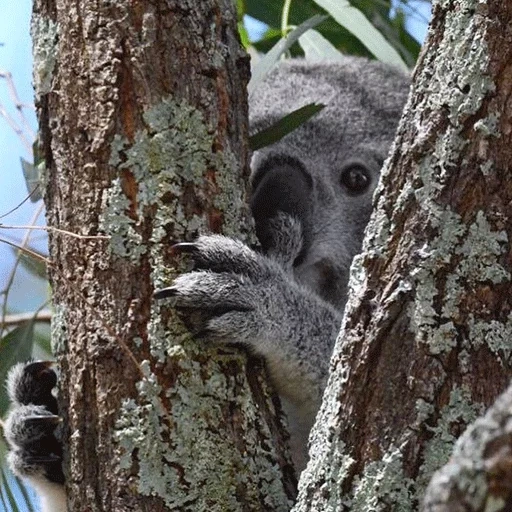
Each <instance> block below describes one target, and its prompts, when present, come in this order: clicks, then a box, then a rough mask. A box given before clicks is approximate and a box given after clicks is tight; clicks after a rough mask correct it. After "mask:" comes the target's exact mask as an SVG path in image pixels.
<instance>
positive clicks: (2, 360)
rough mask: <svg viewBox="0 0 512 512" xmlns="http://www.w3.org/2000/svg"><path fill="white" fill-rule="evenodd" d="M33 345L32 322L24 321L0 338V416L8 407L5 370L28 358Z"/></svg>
mask: <svg viewBox="0 0 512 512" xmlns="http://www.w3.org/2000/svg"><path fill="white" fill-rule="evenodd" d="M33 345H34V322H33V321H29V322H25V323H24V324H22V325H19V326H18V327H16V328H14V329H13V330H12V331H10V332H9V333H7V334H6V335H5V336H4V337H3V338H2V339H1V340H0V383H2V385H0V417H3V416H4V415H5V413H6V412H7V409H8V407H9V398H8V396H7V390H6V388H5V386H4V385H3V383H4V382H5V379H6V377H7V372H8V371H9V369H10V368H11V366H13V365H15V364H16V363H19V362H22V361H26V360H28V359H30V356H31V355H32V347H33Z"/></svg>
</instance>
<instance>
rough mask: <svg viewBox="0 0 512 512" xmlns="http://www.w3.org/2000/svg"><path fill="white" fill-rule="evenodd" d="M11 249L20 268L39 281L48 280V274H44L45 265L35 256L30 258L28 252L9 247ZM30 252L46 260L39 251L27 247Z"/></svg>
mask: <svg viewBox="0 0 512 512" xmlns="http://www.w3.org/2000/svg"><path fill="white" fill-rule="evenodd" d="M11 249H12V250H13V251H14V254H15V256H16V257H19V259H20V264H21V266H22V267H23V268H24V269H25V270H26V271H27V272H29V273H30V274H31V275H33V276H34V277H39V278H41V279H45V280H46V279H48V274H47V272H46V263H45V262H44V261H43V260H42V259H39V258H37V257H36V256H32V255H31V254H30V253H28V252H24V251H22V250H21V249H16V248H14V247H11ZM27 249H29V250H30V251H32V252H34V253H36V254H39V256H41V258H46V256H45V255H44V254H41V253H40V252H39V251H36V250H35V249H34V248H32V247H27Z"/></svg>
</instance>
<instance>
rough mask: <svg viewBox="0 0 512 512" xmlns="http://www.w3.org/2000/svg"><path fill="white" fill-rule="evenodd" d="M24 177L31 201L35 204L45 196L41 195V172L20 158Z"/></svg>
mask: <svg viewBox="0 0 512 512" xmlns="http://www.w3.org/2000/svg"><path fill="white" fill-rule="evenodd" d="M20 160H21V168H22V170H23V176H24V177H25V184H26V186H27V192H28V193H29V194H30V201H31V202H33V203H35V202H37V201H39V200H40V199H41V198H42V197H43V195H42V193H41V182H40V178H39V176H40V171H39V168H38V167H36V166H35V165H32V164H31V163H30V162H27V160H25V159H24V158H20Z"/></svg>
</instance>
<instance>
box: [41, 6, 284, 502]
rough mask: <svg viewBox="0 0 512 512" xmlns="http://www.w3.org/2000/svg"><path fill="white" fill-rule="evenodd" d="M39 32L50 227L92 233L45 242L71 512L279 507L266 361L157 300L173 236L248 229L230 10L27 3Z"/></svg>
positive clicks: (243, 76)
mask: <svg viewBox="0 0 512 512" xmlns="http://www.w3.org/2000/svg"><path fill="white" fill-rule="evenodd" d="M32 32H33V38H34V55H35V72H34V81H35V88H36V96H37V105H38V112H39V122H40V129H41V145H42V150H43V154H44V157H45V161H46V168H47V171H46V176H45V181H46V193H45V201H46V207H47V219H48V225H49V226H51V227H54V228H59V229H61V230H66V231H69V232H73V233H78V234H80V235H83V236H87V237H92V238H87V237H86V238H79V239H77V238H74V237H71V236H69V235H66V234H63V233H62V232H53V234H52V236H51V237H50V254H51V260H52V269H51V284H52V288H53V296H54V308H55V313H54V318H53V321H52V324H53V325H52V330H53V332H52V335H53V343H54V346H55V349H56V352H57V355H58V359H59V363H60V368H61V376H60V386H61V389H60V391H61V394H60V401H61V404H62V406H63V415H64V418H65V424H66V425H67V434H68V436H66V438H67V443H66V454H67V458H66V464H65V466H66V471H65V472H66V474H67V488H68V491H69V493H68V494H69V504H70V510H77V511H78V510H80V511H84V510H87V511H108V512H111V511H123V512H126V511H128V510H151V511H158V510H194V511H200V510H206V509H211V510H229V511H237V510H288V509H289V504H290V500H291V499H292V498H293V493H294V490H293V489H294V486H293V478H294V477H293V472H292V471H291V470H290V465H289V461H288V460H287V459H286V457H285V455H283V453H284V451H283V450H284V449H283V446H284V442H283V436H282V427H281V423H280V419H279V415H278V414H276V409H275V403H274V402H273V400H272V397H271V393H270V390H269V389H268V387H267V386H266V384H265V380H264V372H263V369H262V365H260V364H258V363H254V362H253V363H254V364H252V363H250V364H249V365H248V363H247V359H246V357H245V356H244V354H243V353H241V352H239V351H236V350H235V349H229V348H222V349H219V350H218V351H215V350H213V349H210V348H205V347H204V346H199V345H196V344H194V343H192V342H191V341H190V340H189V337H188V335H187V334H186V333H185V332H184V331H183V328H182V327H181V326H180V324H179V322H178V321H177V320H176V318H175V317H174V316H173V314H172V313H171V312H169V311H168V310H167V309H166V308H163V307H160V305H158V304H156V303H155V302H154V301H153V300H152V294H153V291H154V290H155V289H157V288H161V287H162V286H164V285H167V284H169V283H170V281H171V280H172V278H173V276H175V275H176V273H177V272H178V271H179V270H180V269H183V263H182V262H180V261H176V259H173V257H172V254H171V251H169V250H168V248H169V247H170V245H171V244H172V243H173V242H175V241H179V240H189V239H192V238H194V237H195V236H196V235H197V233H198V232H199V231H213V232H223V233H224V234H227V235H238V236H241V235H243V233H241V228H240V226H247V225H248V221H247V220H248V212H247V209H246V197H245V193H244V190H245V187H246V179H247V174H248V166H247V142H246V138H247V137H246V135H247V113H246V110H247V105H246V93H245V89H246V82H247V78H248V74H249V71H248V60H247V57H246V55H245V53H244V52H243V51H242V49H241V47H240V45H239V41H238V37H237V35H236V14H235V12H234V5H233V2H232V1H231V0H202V1H200V2H188V1H186V0H176V1H169V2H163V1H159V2H131V1H128V0H123V1H120V0H118V1H115V2H110V1H102V2H86V1H78V2H77V1H70V0H59V1H57V0H36V1H35V3H34V16H33V28H32ZM105 236H106V237H108V238H105ZM94 237H96V238H94Z"/></svg>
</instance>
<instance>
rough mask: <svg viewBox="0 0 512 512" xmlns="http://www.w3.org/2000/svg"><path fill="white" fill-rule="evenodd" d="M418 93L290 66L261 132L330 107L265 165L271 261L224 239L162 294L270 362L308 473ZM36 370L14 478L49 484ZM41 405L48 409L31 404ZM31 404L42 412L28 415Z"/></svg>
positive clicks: (17, 425)
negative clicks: (386, 165)
mask: <svg viewBox="0 0 512 512" xmlns="http://www.w3.org/2000/svg"><path fill="white" fill-rule="evenodd" d="M408 87H409V79H408V77H407V76H405V75H404V74H402V73H401V72H400V71H398V70H396V69H393V68H390V67H389V66H386V65H384V64H380V63H377V62H370V61H367V60H364V59H358V58H351V57H347V58H346V59H345V60H344V61H343V62H342V63H341V64H340V63H331V64H329V63H316V64H308V63H306V62H304V61H298V60H290V61H286V62H284V63H281V64H280V65H279V67H278V68H277V69H275V70H274V71H272V72H271V73H270V74H269V75H268V77H267V79H266V80H265V83H264V84H263V86H262V87H260V89H259V90H257V91H256V92H255V94H254V97H253V98H251V104H250V123H251V131H252V132H255V131H258V130H259V129H261V128H264V127H267V126H269V125H271V124H272V123H273V122H275V121H277V120H279V119H280V118H281V117H283V116H284V115H286V114H288V113H290V112H292V111H293V110H296V109H297V108H299V107H301V106H303V105H305V104H308V103H312V102H316V103H319V102H320V103H324V104H325V105H326V107H325V108H324V109H323V110H322V111H321V112H320V113H319V114H317V115H316V116H315V117H313V118H312V119H310V120H309V121H308V122H307V123H305V124H304V125H302V126H301V127H299V128H298V129H297V130H295V131H294V132H292V133H291V134H289V135H287V136H286V137H284V138H283V139H282V140H280V141H279V142H277V143H275V144H273V145H272V146H270V147H267V148H264V149H262V150H260V151H258V152H256V154H254V155H253V158H252V164H251V166H252V183H253V189H254V192H253V196H252V201H251V207H252V209H253V214H254V217H255V223H256V229H257V232H258V234H259V236H260V240H261V244H262V251H260V252H256V251H255V250H253V249H251V248H249V247H247V246H246V245H244V244H243V243H242V242H238V241H235V240H231V239H228V238H225V237H223V236H220V235H210V236H202V237H200V238H199V239H198V240H197V241H195V242H194V243H192V244H190V243H189V244H182V245H178V247H177V250H180V249H181V250H182V251H184V252H189V253H191V258H192V259H193V260H194V262H195V265H196V267H195V269H194V270H193V271H192V272H189V273H186V274H184V275H181V276H179V277H178V278H177V279H176V280H175V281H174V283H172V286H171V287H170V288H167V289H165V290H161V291H160V292H159V293H157V297H158V298H163V297H170V298H171V299H170V300H171V304H172V305H173V306H174V307H176V308H177V310H178V311H179V312H180V313H181V316H182V318H183V319H184V321H185V323H186V324H187V325H188V326H189V328H190V329H191V331H192V332H193V333H194V334H195V335H196V337H197V338H198V339H200V340H203V342H205V343H208V342H215V343H226V342H230V343H243V344H244V345H245V346H247V347H248V348H249V349H250V350H251V351H252V352H254V353H256V354H258V355H260V356H263V357H264V358H265V360H266V362H267V366H268V369H269V372H270V376H271V379H272V381H273V383H274V385H275V387H276V389H277V391H278V392H279V394H280V395H281V398H282V399H283V403H284V407H285V410H286V412H287V414H288V416H289V423H290V431H291V444H292V454H293V458H294V462H295V464H296V466H297V469H302V468H303V467H304V464H305V461H306V454H307V448H306V444H307V435H308V433H309V430H310V428H311V426H312V423H313V421H314V417H315V414H316V412H317V410H318V408H319V405H320V401H321V397H322V393H323V389H324V386H325V383H326V379H327V372H328V366H329V359H330V354H331V351H332V348H333V345H334V341H335V339H336V335H337V332H338V329H339V326H340V324H341V318H342V314H343V308H344V306H345V302H346V294H347V282H348V271H349V267H350V263H351V261H352V259H353V257H354V256H355V254H357V252H358V251H359V249H360V247H361V243H362V239H363V233H364V228H365V226H366V224H367V222H368V219H369V216H370V212H371V208H372V195H373V192H374V190H375V187H376V185H377V181H378V177H379V173H380V168H381V166H382V162H383V161H384V159H385V158H386V156H387V153H388V150H389V147H390V145H391V142H392V140H393V137H394V132H395V129H396V126H397V123H398V120H399V117H400V114H401V111H402V108H403V105H404V103H405V100H406V96H407V92H408ZM351 169H356V171H355V172H356V177H357V176H360V175H361V173H360V171H361V169H363V171H364V172H363V175H364V177H365V178H364V179H365V180H367V181H364V183H367V186H365V187H364V188H363V189H361V190H358V191H357V193H354V192H353V190H354V189H350V188H349V187H347V186H346V183H345V181H343V183H344V184H342V180H341V177H342V176H345V174H344V173H346V172H347V171H349V170H351ZM351 190H352V192H351ZM30 368H32V370H33V369H34V368H33V367H31V366H30V365H27V366H24V365H21V366H17V367H15V369H14V370H13V371H12V372H11V374H10V378H9V379H8V388H9V394H10V396H11V399H12V401H13V406H14V408H13V410H12V412H11V414H10V416H9V419H8V420H7V422H6V437H7V439H8V441H9V443H10V445H11V447H12V452H11V456H10V461H11V465H12V466H13V469H14V470H15V471H16V472H18V474H22V475H25V476H27V473H30V474H33V475H38V476H39V477H40V476H41V475H45V473H46V472H47V470H48V461H46V462H45V464H46V465H45V464H42V465H41V466H40V467H35V468H34V467H33V466H30V467H28V466H27V464H26V463H25V466H23V463H22V462H23V460H24V455H25V452H26V446H27V445H30V446H31V447H33V446H34V444H33V443H31V442H32V441H33V439H34V435H39V434H41V435H43V437H44V436H46V438H48V435H47V434H48V430H44V429H48V428H50V427H49V424H48V422H46V421H43V422H38V421H36V422H35V426H36V433H35V434H34V431H33V429H32V430H31V428H32V427H33V426H34V423H32V425H31V426H30V428H29V423H30V421H32V422H34V416H46V415H52V414H54V413H55V411H52V409H53V406H52V404H51V400H50V398H49V396H48V393H49V392H50V391H51V386H50V390H49V389H48V386H49V384H48V381H46V383H45V384H44V386H46V387H45V389H44V390H43V392H42V393H41V389H40V388H41V387H42V386H43V383H41V382H40V381H38V380H37V378H38V377H39V374H38V375H35V376H34V375H33V371H29V369H30ZM20 396H21V399H20ZM35 396H38V397H39V398H38V399H37V400H35V401H34V400H31V397H35ZM41 396H43V397H46V398H44V399H43V407H44V406H46V408H47V409H48V410H47V411H45V412H43V411H41V410H39V407H41V406H40V405H39V404H40V402H38V400H40V397H41ZM33 402H35V404H34V403H33ZM27 404H32V405H28V407H31V408H34V407H36V409H37V410H35V409H34V410H32V409H30V412H27V411H28V409H26V407H27ZM27 417H29V418H31V419H29V420H28V422H27ZM50 423H51V422H50ZM37 428H40V429H41V428H42V429H43V430H44V431H43V432H42V433H41V430H37ZM31 454H32V455H33V452H31ZM30 460H31V461H33V460H34V457H31V458H30ZM20 461H22V462H20ZM32 481H33V482H34V483H35V484H36V485H38V486H39V490H40V492H41V494H42V495H44V496H46V499H47V502H48V503H50V502H52V499H54V503H58V505H55V506H54V507H55V509H57V508H58V507H61V508H58V509H59V510H64V508H65V494H64V492H63V490H62V487H57V488H56V487H52V486H54V484H51V486H46V487H45V486H44V485H39V484H41V479H39V480H37V479H33V480H32ZM45 482H46V481H45ZM45 482H43V483H45ZM55 489H57V491H56V490H55ZM52 493H53V494H52ZM48 507H49V508H47V510H51V509H52V508H51V507H52V505H48Z"/></svg>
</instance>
